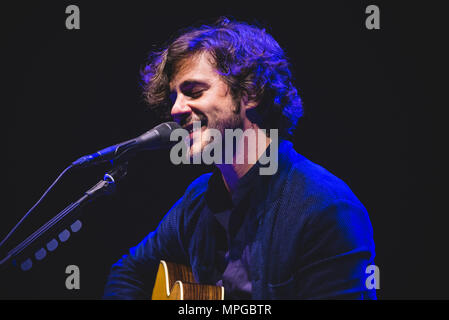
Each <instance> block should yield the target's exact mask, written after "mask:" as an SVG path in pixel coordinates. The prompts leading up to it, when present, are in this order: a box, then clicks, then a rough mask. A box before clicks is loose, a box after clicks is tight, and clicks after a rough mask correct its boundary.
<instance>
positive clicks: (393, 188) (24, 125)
mask: <svg viewBox="0 0 449 320" xmlns="http://www.w3.org/2000/svg"><path fill="white" fill-rule="evenodd" d="M391 2H393V1H390V2H383V1H373V2H367V1H351V2H350V1H303V2H298V3H296V2H295V4H294V5H293V2H281V1H267V2H263V1H257V2H254V3H251V2H245V4H244V5H243V2H241V3H240V4H233V3H229V2H204V3H201V2H189V3H184V4H183V5H180V4H178V3H176V2H163V3H162V4H157V3H156V2H155V1H95V2H94V1H71V2H68V1H35V2H33V3H31V2H30V3H29V4H28V3H23V4H15V5H14V6H13V5H11V4H9V5H4V6H2V29H1V38H2V40H1V42H2V55H4V58H2V64H4V65H3V67H2V70H3V72H2V73H3V78H4V80H5V85H3V86H2V91H3V94H2V96H3V99H2V101H3V102H2V119H3V123H6V126H5V127H6V128H7V133H6V139H5V140H6V141H7V145H8V148H7V151H6V155H7V156H6V157H3V160H6V164H5V165H3V173H4V174H3V177H4V178H5V179H6V181H5V179H3V180H4V184H5V185H6V186H7V188H6V189H7V190H6V192H4V193H3V194H4V195H5V199H4V200H3V204H4V206H3V207H4V209H3V210H2V214H1V216H0V237H1V238H3V237H4V236H5V235H6V234H7V233H8V232H9V230H10V229H11V228H12V227H13V226H14V225H15V224H16V223H17V221H18V220H19V219H20V218H21V217H22V216H23V215H24V214H25V213H26V212H27V211H28V210H29V209H30V208H31V207H32V205H33V204H34V203H35V202H36V201H37V200H38V199H39V198H40V196H41V195H42V193H43V192H44V191H45V190H46V189H47V187H48V186H49V185H50V184H51V183H52V182H53V181H54V179H55V178H56V177H57V176H58V175H59V173H60V172H61V171H62V170H63V169H64V168H65V167H66V166H67V165H68V164H69V163H70V162H71V161H73V160H75V159H77V158H78V157H80V156H82V155H85V154H87V153H91V152H94V151H96V150H98V149H100V148H103V147H106V146H109V145H112V144H115V143H118V142H120V141H123V140H127V139H130V138H133V137H135V136H137V135H139V134H141V133H143V132H145V131H147V130H149V129H151V128H152V127H154V126H155V125H156V124H158V123H159V122H160V120H159V119H158V118H157V116H156V114H155V113H154V112H152V111H150V110H148V108H147V106H146V105H145V102H144V100H143V97H142V89H141V86H140V77H139V70H140V69H141V68H142V67H143V65H144V64H145V61H146V58H147V56H148V54H149V52H151V51H152V50H154V49H156V48H159V47H160V46H161V45H163V44H164V43H165V41H166V40H167V39H168V38H169V37H170V36H172V35H173V34H174V33H175V32H176V31H177V30H179V29H180V28H184V27H188V26H190V25H199V24H202V23H209V22H213V21H214V20H215V19H216V18H218V17H219V16H223V15H226V16H228V17H231V18H232V17H233V18H236V19H238V20H244V21H247V22H249V23H257V24H259V25H261V26H263V27H265V28H266V29H267V31H268V32H270V33H271V34H272V35H273V36H274V37H275V39H277V40H278V42H279V43H280V45H281V46H282V47H283V48H284V49H285V51H286V52H287V55H288V56H289V58H290V61H291V63H292V71H293V73H294V75H295V83H296V85H297V87H298V90H299V93H300V95H301V97H302V99H303V103H304V108H305V116H304V117H303V118H302V119H301V121H300V124H299V127H298V129H297V131H296V132H295V139H294V145H295V148H296V150H297V151H298V152H299V153H301V154H303V155H304V156H306V157H307V158H309V159H310V160H312V161H313V162H315V163H317V164H320V165H322V166H324V167H325V168H327V169H328V170H329V171H330V172H332V173H334V174H335V175H337V176H338V177H340V178H342V179H343V180H344V181H345V182H346V183H347V184H348V185H349V186H350V187H351V189H352V190H353V191H354V193H355V194H356V195H357V196H358V198H359V199H360V200H361V201H362V203H363V204H364V205H365V206H366V208H367V210H368V212H369V215H370V218H371V222H372V224H373V229H374V237H375V239H374V240H375V243H376V254H377V256H376V260H375V262H376V265H377V266H379V269H380V287H381V288H380V290H378V291H377V292H378V297H379V298H380V299H430V298H436V299H440V298H446V299H447V298H448V297H449V294H448V293H447V290H446V288H447V285H448V281H447V276H446V275H445V270H446V269H445V268H446V266H447V262H446V260H447V258H446V252H445V250H444V245H445V242H443V236H442V235H443V234H444V232H443V231H444V230H443V229H444V221H442V220H441V219H440V218H442V215H444V212H443V211H440V210H438V208H436V207H435V204H434V200H433V198H432V195H433V193H434V190H435V189H436V185H435V184H434V183H433V182H432V181H431V177H432V176H433V174H434V170H435V167H434V161H433V158H432V157H433V154H432V153H431V150H430V142H429V141H430V139H431V133H430V131H431V130H432V125H431V117H432V112H431V108H432V106H433V105H434V103H435V102H434V101H433V100H432V99H433V97H432V96H429V95H428V94H426V92H425V91H424V88H425V87H426V86H428V85H429V82H430V79H429V78H428V77H427V76H424V74H425V71H428V69H429V68H428V62H429V58H428V57H427V56H426V57H425V55H424V54H425V53H428V52H429V51H431V48H430V43H431V42H432V40H433V39H432V37H433V36H434V30H432V27H431V28H429V27H430V24H429V21H431V19H429V13H431V12H433V11H435V10H437V9H436V8H434V7H432V6H431V5H419V4H414V5H412V4H410V3H409V2H406V1H403V2H399V1H394V4H392V3H391ZM70 4H76V5H78V6H79V8H80V12H81V15H80V17H81V29H80V30H67V29H66V28H65V19H66V17H67V16H68V15H67V14H66V13H65V8H66V7H67V6H68V5H70ZM369 4H376V5H378V6H379V8H380V26H381V29H380V30H367V29H366V27H365V19H366V17H367V14H366V13H365V8H366V7H367V5H369ZM431 59H432V58H430V60H431ZM108 169H109V167H108V166H107V165H104V166H101V167H96V168H89V169H85V170H81V171H74V172H69V173H68V174H67V175H65V176H64V177H63V178H62V180H61V181H60V182H59V183H58V184H57V185H56V187H55V188H54V189H53V190H52V191H51V192H50V193H49V195H48V196H47V197H46V198H45V199H44V201H43V202H42V203H41V204H40V205H39V206H38V207H37V209H36V210H35V211H33V212H32V213H31V215H30V216H29V217H28V218H27V219H26V220H25V222H24V224H23V225H22V226H21V227H20V228H19V229H18V231H17V233H16V234H14V236H13V237H12V238H11V239H10V241H9V242H8V243H7V245H6V248H4V249H3V250H1V252H2V254H4V251H6V250H7V249H11V248H12V247H14V246H15V245H17V244H18V243H19V242H20V241H21V240H23V239H24V238H25V237H26V236H28V235H29V234H30V233H31V232H33V231H34V230H35V229H36V228H37V227H39V226H40V225H41V224H42V223H44V222H46V221H47V220H48V219H50V218H51V217H52V216H54V215H55V214H56V213H58V212H59V211H60V210H62V209H63V208H64V207H65V206H66V205H68V204H69V203H70V202H72V201H74V200H76V199H78V198H79V197H80V196H81V195H82V194H83V192H84V191H86V190H87V189H88V188H90V187H91V186H92V185H93V184H95V183H96V182H97V181H98V180H100V179H102V177H103V174H104V173H105V172H106V171H107V170H108ZM128 170H129V171H128V176H127V178H126V179H125V180H123V181H122V182H120V184H119V185H118V189H117V192H116V193H115V194H114V195H112V196H109V197H105V198H100V199H98V200H96V201H95V202H93V203H90V204H89V205H88V206H86V207H85V208H84V209H83V210H82V216H81V221H82V223H83V228H82V229H81V231H80V232H78V233H76V234H73V235H72V237H71V238H70V239H69V240H68V241H67V242H65V243H63V244H61V245H60V248H58V249H57V250H56V251H55V252H53V253H50V254H49V255H48V256H47V257H46V258H45V260H43V261H42V262H38V263H35V265H34V267H33V268H32V269H31V270H30V271H27V272H22V271H20V270H18V269H17V268H13V267H11V268H7V269H5V270H2V271H1V273H2V274H1V276H0V279H1V283H0V290H1V293H0V294H1V295H0V298H2V299H11V298H18V299H24V298H25V299H98V298H101V295H102V290H103V286H104V283H105V280H106V276H107V274H108V271H109V268H110V266H111V264H113V263H114V262H116V261H117V260H118V259H119V258H120V257H121V255H123V254H125V253H126V251H127V250H128V248H129V247H131V246H134V245H136V244H137V243H138V242H140V240H141V239H142V238H143V237H144V236H146V235H147V234H148V232H150V231H152V230H153V229H154V228H155V227H156V226H157V224H158V222H159V221H160V219H161V218H162V216H163V215H164V214H165V213H166V212H167V210H168V209H169V208H170V207H171V206H172V205H173V204H174V202H175V201H176V200H177V199H178V198H179V197H180V196H181V195H182V193H183V191H184V190H185V188H186V187H187V186H188V185H189V183H190V182H191V181H192V180H193V179H194V178H195V177H197V176H198V175H200V174H201V173H204V172H208V171H209V170H210V168H207V167H203V166H199V167H195V166H186V165H185V166H174V165H172V164H171V163H170V161H169V157H168V152H165V151H159V152H151V153H143V154H141V155H140V156H139V157H137V158H134V159H133V160H132V161H131V162H130V164H129V168H128ZM71 264H74V265H77V266H78V267H79V268H80V272H81V289H80V290H67V289H66V287H65V279H66V277H67V274H65V268H66V266H67V265H71Z"/></svg>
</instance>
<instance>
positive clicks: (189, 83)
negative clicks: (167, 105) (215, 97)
mask: <svg viewBox="0 0 449 320" xmlns="http://www.w3.org/2000/svg"><path fill="white" fill-rule="evenodd" d="M197 86H198V87H202V88H205V89H208V88H210V84H208V83H207V81H205V80H196V79H189V80H184V81H183V82H182V83H181V84H180V85H179V88H180V89H181V91H186V90H190V89H192V88H194V87H197ZM174 90H175V88H170V92H174Z"/></svg>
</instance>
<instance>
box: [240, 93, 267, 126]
mask: <svg viewBox="0 0 449 320" xmlns="http://www.w3.org/2000/svg"><path fill="white" fill-rule="evenodd" d="M258 105H259V101H255V100H251V101H250V100H249V99H248V96H247V95H244V96H243V97H242V99H241V102H240V106H241V107H240V111H241V114H242V115H243V116H244V117H245V118H246V119H248V120H249V121H250V122H251V123H254V124H257V125H258V126H259V127H260V126H261V125H262V117H261V116H260V114H259V111H258V109H257V106H258Z"/></svg>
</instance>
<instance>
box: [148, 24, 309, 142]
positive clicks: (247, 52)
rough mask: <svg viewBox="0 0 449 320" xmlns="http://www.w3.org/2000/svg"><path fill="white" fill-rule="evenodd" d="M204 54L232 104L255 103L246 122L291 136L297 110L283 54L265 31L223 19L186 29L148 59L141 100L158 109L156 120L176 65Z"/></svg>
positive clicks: (165, 105) (166, 106)
mask: <svg viewBox="0 0 449 320" xmlns="http://www.w3.org/2000/svg"><path fill="white" fill-rule="evenodd" d="M204 52H206V53H208V54H210V56H211V57H212V58H213V59H212V60H213V61H214V64H215V65H214V67H215V69H216V70H217V72H218V73H219V75H220V77H221V78H222V80H223V81H224V82H225V83H227V84H228V86H229V88H230V92H231V95H232V99H233V101H234V103H235V104H236V106H240V100H241V98H242V97H243V96H244V95H245V96H246V97H247V99H248V100H249V101H255V102H257V107H256V108H254V109H253V110H252V111H251V112H247V116H248V118H249V119H250V120H251V121H253V122H255V123H257V124H258V125H259V127H260V128H263V129H274V128H276V129H279V135H280V136H283V137H286V138H288V137H289V136H291V135H292V133H293V130H294V129H295V128H296V125H297V122H298V119H299V118H300V117H301V116H302V114H303V109H302V103H301V98H300V97H299V95H298V92H297V90H296V88H295V87H294V86H293V84H292V74H291V72H290V70H289V62H288V61H287V58H286V56H285V53H284V51H283V50H282V48H281V47H280V46H279V44H278V43H277V42H276V40H274V38H273V37H272V36H271V35H269V34H268V33H267V32H265V29H260V28H258V27H256V26H253V25H249V24H247V23H244V22H237V21H230V20H229V19H227V18H220V19H219V20H218V21H217V22H216V23H215V24H213V25H202V26H201V27H198V28H190V29H187V30H185V31H183V33H182V34H180V35H179V36H177V37H176V38H175V39H174V40H173V41H171V42H170V44H168V45H167V46H166V47H165V48H164V49H162V50H160V51H156V52H153V53H152V54H151V55H150V58H149V63H148V64H147V65H146V66H145V67H144V69H143V70H142V72H141V75H142V80H143V87H144V96H145V99H146V101H147V102H148V103H149V105H150V106H152V107H156V108H160V111H161V117H162V118H167V119H168V118H169V115H170V109H171V107H172V106H171V103H170V99H169V94H170V92H169V91H170V88H169V83H170V81H171V79H172V78H173V76H174V75H175V73H176V72H177V70H178V66H179V63H180V62H182V61H184V59H186V58H189V57H192V56H193V55H196V54H198V53H204ZM237 111H238V110H237Z"/></svg>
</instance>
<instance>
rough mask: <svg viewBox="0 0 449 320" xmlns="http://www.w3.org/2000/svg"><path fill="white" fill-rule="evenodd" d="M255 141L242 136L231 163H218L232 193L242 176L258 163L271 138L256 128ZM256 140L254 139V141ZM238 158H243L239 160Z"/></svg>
mask: <svg viewBox="0 0 449 320" xmlns="http://www.w3.org/2000/svg"><path fill="white" fill-rule="evenodd" d="M255 132H256V135H255V137H256V141H255V143H250V142H248V143H245V140H246V139H245V138H244V137H242V138H241V139H240V141H237V146H236V148H235V149H234V150H236V152H235V154H234V155H233V161H232V163H230V164H227V163H223V164H217V167H218V168H219V169H220V171H221V174H222V176H223V180H224V182H225V185H226V188H227V190H228V191H229V192H230V193H231V194H232V193H233V192H234V190H235V188H236V187H237V184H238V181H239V180H240V178H242V177H243V176H244V175H245V174H246V173H247V172H248V171H249V170H250V169H251V168H252V167H253V166H254V164H255V163H256V160H258V159H259V158H260V157H261V156H262V154H263V153H264V152H265V150H266V149H267V147H268V146H269V144H270V142H271V139H270V138H269V137H267V136H266V135H265V134H264V133H263V132H262V131H258V130H255ZM253 142H254V141H253ZM238 159H243V163H242V161H238Z"/></svg>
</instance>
